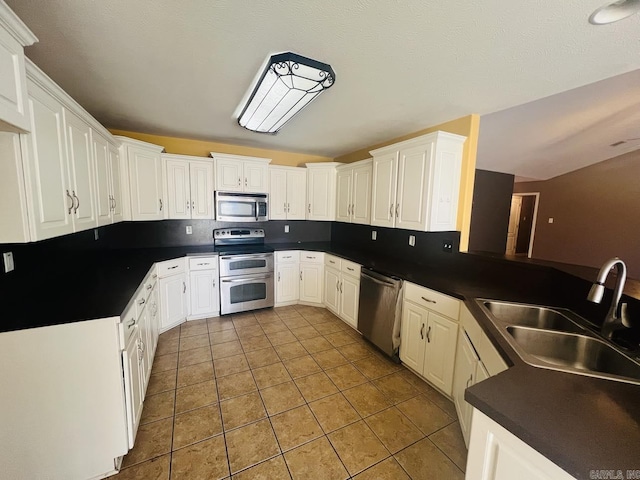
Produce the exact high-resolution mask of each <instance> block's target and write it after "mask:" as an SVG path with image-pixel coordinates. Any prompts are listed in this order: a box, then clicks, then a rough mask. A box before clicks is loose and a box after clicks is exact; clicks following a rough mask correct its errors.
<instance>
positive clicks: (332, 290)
mask: <svg viewBox="0 0 640 480" xmlns="http://www.w3.org/2000/svg"><path fill="white" fill-rule="evenodd" d="M339 288H340V273H339V272H338V271H337V270H334V269H333V268H325V269H324V304H325V306H326V307H327V308H328V309H329V310H331V311H332V312H333V313H335V314H336V315H340V290H339Z"/></svg>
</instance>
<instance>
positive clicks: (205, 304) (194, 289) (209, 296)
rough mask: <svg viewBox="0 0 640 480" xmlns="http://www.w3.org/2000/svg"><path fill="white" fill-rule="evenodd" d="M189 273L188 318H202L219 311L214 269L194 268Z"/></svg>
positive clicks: (216, 277) (216, 276)
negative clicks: (189, 301) (189, 307)
mask: <svg viewBox="0 0 640 480" xmlns="http://www.w3.org/2000/svg"><path fill="white" fill-rule="evenodd" d="M189 275H190V283H189V292H190V296H191V309H190V318H192V317H193V318H196V317H198V318H204V317H207V316H211V315H214V314H215V313H217V312H219V311H220V304H219V301H218V282H217V279H218V272H217V271H216V270H196V271H193V272H191V273H190V274H189Z"/></svg>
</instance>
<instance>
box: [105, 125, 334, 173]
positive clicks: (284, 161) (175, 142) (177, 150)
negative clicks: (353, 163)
mask: <svg viewBox="0 0 640 480" xmlns="http://www.w3.org/2000/svg"><path fill="white" fill-rule="evenodd" d="M109 131H110V132H111V133H112V134H114V135H122V136H124V137H130V138H135V139H136V140H142V141H143V142H149V143H153V144H155V145H160V146H162V147H164V148H165V150H166V151H167V153H174V154H178V155H194V156H196V157H208V156H209V152H218V153H228V154H230V155H247V156H251V157H265V158H270V159H271V160H272V161H271V165H286V166H289V167H297V166H300V165H303V164H305V163H312V162H332V161H333V159H332V158H330V157H321V156H319V155H306V154H304V153H294V152H285V151H282V150H268V149H266V148H254V147H243V146H241V145H232V144H229V143H218V142H207V141H205V140H193V139H189V138H178V137H165V136H162V135H151V134H148V133H138V132H127V131H124V130H114V129H110V130H109Z"/></svg>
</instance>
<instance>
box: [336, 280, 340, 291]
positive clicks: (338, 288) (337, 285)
mask: <svg viewBox="0 0 640 480" xmlns="http://www.w3.org/2000/svg"><path fill="white" fill-rule="evenodd" d="M336 290H337V291H340V280H338V281H337V282H336Z"/></svg>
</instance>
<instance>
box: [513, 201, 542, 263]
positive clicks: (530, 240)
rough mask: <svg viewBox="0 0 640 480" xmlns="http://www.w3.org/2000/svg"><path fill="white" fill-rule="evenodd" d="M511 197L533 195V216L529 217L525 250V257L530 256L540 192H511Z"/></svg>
mask: <svg viewBox="0 0 640 480" xmlns="http://www.w3.org/2000/svg"><path fill="white" fill-rule="evenodd" d="M511 196H512V197H531V196H534V197H535V201H534V204H533V218H532V219H531V235H530V237H529V250H528V251H527V258H531V255H532V254H533V238H534V237H535V234H536V223H537V221H538V205H539V204H540V192H526V193H519V192H518V193H513V194H512V195H511Z"/></svg>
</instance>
